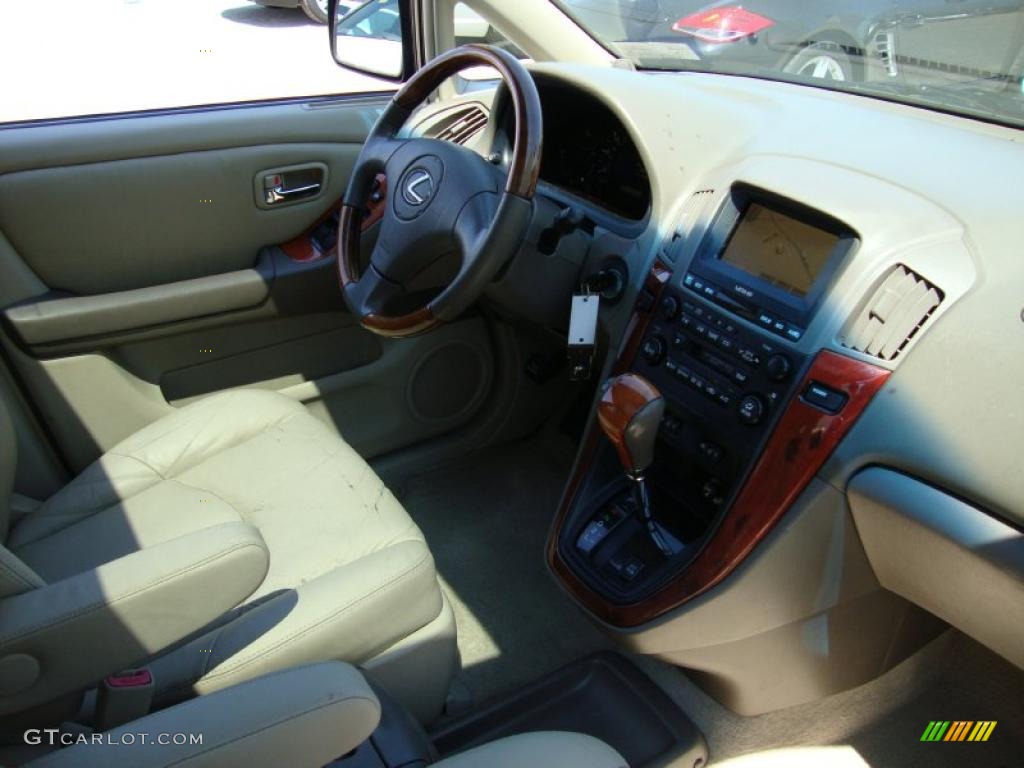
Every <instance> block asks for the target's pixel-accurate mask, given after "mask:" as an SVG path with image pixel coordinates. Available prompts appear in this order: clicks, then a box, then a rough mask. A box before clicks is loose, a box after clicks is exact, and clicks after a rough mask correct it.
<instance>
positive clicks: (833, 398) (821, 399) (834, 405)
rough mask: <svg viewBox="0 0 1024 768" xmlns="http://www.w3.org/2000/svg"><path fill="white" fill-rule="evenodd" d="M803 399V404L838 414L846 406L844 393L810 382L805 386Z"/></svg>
mask: <svg viewBox="0 0 1024 768" xmlns="http://www.w3.org/2000/svg"><path fill="white" fill-rule="evenodd" d="M803 399H804V402H807V403H810V404H811V405H813V406H816V407H818V408H821V409H822V410H823V411H828V412H829V413H839V411H841V410H842V409H843V406H844V405H846V400H847V397H846V395H845V394H844V393H842V392H839V391H838V390H835V389H832V387H827V386H825V385H824V384H819V383H818V382H816V381H812V382H811V383H810V384H809V385H808V386H807V389H805V390H804V393H803Z"/></svg>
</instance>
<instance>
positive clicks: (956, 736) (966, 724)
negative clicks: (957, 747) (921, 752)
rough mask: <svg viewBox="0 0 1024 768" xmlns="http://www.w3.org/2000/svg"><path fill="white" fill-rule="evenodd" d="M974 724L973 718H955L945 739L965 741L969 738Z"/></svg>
mask: <svg viewBox="0 0 1024 768" xmlns="http://www.w3.org/2000/svg"><path fill="white" fill-rule="evenodd" d="M972 725H974V722H973V721H972V720H954V721H953V724H952V725H951V726H949V731H948V732H947V733H946V738H944V739H943V741H963V740H964V739H966V738H967V734H968V733H969V732H970V728H971V726H972Z"/></svg>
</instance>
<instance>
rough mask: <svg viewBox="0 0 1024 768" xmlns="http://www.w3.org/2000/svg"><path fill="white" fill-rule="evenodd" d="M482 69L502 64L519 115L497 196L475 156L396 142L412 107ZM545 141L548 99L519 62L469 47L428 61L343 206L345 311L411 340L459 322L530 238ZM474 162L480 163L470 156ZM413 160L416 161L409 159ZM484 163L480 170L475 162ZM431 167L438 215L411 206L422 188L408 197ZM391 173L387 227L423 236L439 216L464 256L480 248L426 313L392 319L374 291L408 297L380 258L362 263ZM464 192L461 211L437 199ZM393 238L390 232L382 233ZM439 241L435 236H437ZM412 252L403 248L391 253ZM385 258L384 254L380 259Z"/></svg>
mask: <svg viewBox="0 0 1024 768" xmlns="http://www.w3.org/2000/svg"><path fill="white" fill-rule="evenodd" d="M480 65H485V66H490V67H493V68H494V69H495V70H497V71H498V73H499V74H500V75H501V77H502V79H503V80H504V82H505V84H506V86H507V88H508V92H509V96H510V103H511V105H512V109H513V113H514V117H515V132H514V141H513V146H512V151H511V157H510V160H509V162H508V168H507V176H506V177H505V179H504V185H503V189H500V188H498V189H493V190H492V189H489V185H490V184H491V182H490V181H488V174H490V175H491V176H493V174H494V173H495V172H496V171H497V169H495V168H494V166H493V165H492V164H491V163H488V162H487V161H486V160H485V159H483V158H481V157H479V155H475V153H472V152H471V151H470V150H466V149H464V148H462V147H457V146H455V145H448V144H447V143H445V142H439V141H436V140H432V139H405V140H402V139H398V138H397V136H398V133H399V131H400V129H401V128H402V126H403V125H404V123H405V122H406V120H407V119H408V118H409V116H410V115H411V114H412V112H413V110H414V109H416V108H417V107H418V106H419V105H420V104H421V103H422V102H423V101H424V100H425V99H426V98H427V96H429V94H431V93H432V92H433V91H434V90H435V89H436V88H437V87H438V86H439V85H440V84H441V83H442V82H444V81H445V80H446V79H447V78H449V77H451V76H452V75H454V74H456V73H457V72H460V71H461V70H464V69H466V68H468V67H473V66H480ZM542 136H543V127H542V116H541V105H540V97H539V96H538V94H537V88H536V86H535V85H534V82H533V79H532V77H531V76H530V74H529V72H527V70H526V68H525V67H524V66H523V65H522V64H521V63H520V62H519V60H518V59H516V58H515V57H514V56H512V55H511V54H509V53H508V52H506V51H503V50H501V49H498V48H494V47H491V46H487V45H465V46H461V47H459V48H455V49H452V50H450V51H448V52H446V53H444V54H441V55H440V56H438V57H437V58H435V59H434V60H433V61H431V62H429V63H428V64H426V65H425V66H424V67H423V68H422V69H420V70H419V71H418V72H416V74H415V75H413V77H412V78H411V79H410V80H409V81H408V82H407V83H406V84H405V85H404V86H403V87H402V89H401V90H400V91H398V93H397V94H395V96H394V98H393V99H392V100H391V102H390V103H389V104H388V106H387V107H386V108H385V110H384V111H383V113H382V114H381V116H380V118H379V119H378V120H377V123H376V124H375V125H374V127H373V130H372V131H371V132H370V135H369V136H368V138H367V141H366V144H365V145H364V147H363V149H362V151H361V152H360V155H359V158H358V159H357V160H356V165H355V168H354V170H353V172H352V176H351V178H350V180H349V185H348V189H347V191H346V193H345V197H344V199H343V201H342V206H341V216H340V223H339V236H338V274H339V280H340V284H341V289H342V293H343V295H344V297H345V301H346V304H347V305H348V306H349V309H350V311H352V312H353V314H355V315H356V316H357V317H358V319H359V322H360V323H361V324H362V325H363V327H365V328H367V329H368V330H370V331H372V332H374V333H376V334H379V335H382V336H389V337H403V336H412V335H415V334H419V333H423V332H425V331H428V330H431V329H433V328H435V327H437V326H438V325H440V324H441V323H443V322H446V321H449V320H452V319H454V318H455V317H456V316H457V315H458V314H461V312H462V311H464V310H465V309H466V308H468V306H469V305H470V304H472V303H473V301H475V300H476V299H477V298H478V297H479V295H480V293H482V292H483V290H484V288H485V287H486V285H487V283H488V282H490V280H491V279H492V278H493V277H494V275H495V274H496V273H497V271H498V269H500V267H501V266H502V265H503V264H504V263H505V262H506V261H507V260H508V259H510V258H511V257H512V256H514V254H515V252H516V250H518V247H519V244H520V243H521V241H522V237H523V235H524V234H525V231H526V227H527V224H528V223H529V218H530V214H531V212H532V200H533V196H534V193H535V191H536V188H537V177H538V174H539V172H540V160H541V144H542ZM417 152H418V153H419V154H418V155H417ZM470 155H471V156H472V157H473V158H475V159H470V157H469V156H470ZM410 157H411V158H412V159H411V160H408V159H407V158H410ZM428 161H429V162H428ZM476 161H479V164H480V166H476V165H474V163H475V162H476ZM417 163H419V165H416V164H417ZM393 166H396V167H393ZM484 166H486V170H484V168H483V167H484ZM424 168H425V169H426V170H427V175H428V176H429V177H430V182H429V184H427V183H426V182H424V185H423V186H424V188H429V190H430V194H431V195H433V197H432V198H430V199H429V200H427V201H426V202H425V203H424V202H422V201H421V203H420V204H421V205H422V207H423V208H424V209H426V208H427V207H428V206H429V207H432V208H433V213H432V214H431V215H430V216H428V215H423V216H420V215H419V214H420V213H424V214H426V213H428V212H426V211H419V212H417V211H416V210H415V209H413V208H410V201H411V202H413V203H414V202H415V201H416V200H417V199H418V198H419V197H420V195H418V194H417V190H416V189H415V188H413V189H412V190H411V194H412V195H413V197H412V198H410V197H408V196H406V197H405V201H404V202H403V200H402V199H401V197H402V195H403V190H404V189H405V188H406V187H408V186H409V182H408V181H406V179H407V178H409V176H408V174H409V173H411V172H413V171H416V172H419V173H420V174H421V176H422V174H423V169H424ZM385 170H386V171H387V172H388V179H389V182H388V193H387V194H388V198H387V199H386V200H385V201H384V211H385V214H384V218H385V221H384V222H382V227H388V226H390V227H391V230H392V231H393V232H395V233H397V234H401V233H402V231H403V227H405V229H407V230H409V231H410V232H413V233H414V234H421V235H422V234H423V232H422V230H424V229H425V228H426V227H428V226H430V222H431V221H432V219H435V218H439V217H440V218H442V219H444V221H441V222H440V223H439V224H438V225H437V227H438V228H440V229H439V230H438V231H440V230H443V229H444V227H446V226H448V225H449V223H450V224H451V227H450V229H451V235H452V239H453V240H455V241H458V242H460V243H462V245H463V246H464V251H468V250H472V251H473V253H471V254H469V253H463V257H464V263H463V268H462V269H461V270H460V273H459V275H458V276H456V278H455V279H454V280H452V282H451V283H450V284H449V285H448V286H447V287H446V288H444V289H443V290H442V291H441V293H440V294H439V295H437V296H436V297H434V298H433V299H431V300H430V301H429V302H428V303H427V304H426V305H425V306H422V307H420V308H418V309H415V310H411V311H406V312H402V313H396V314H386V313H385V312H383V311H381V310H380V309H379V308H377V307H375V306H373V304H374V301H373V299H374V296H371V294H379V295H383V294H385V293H389V292H390V293H399V292H400V290H399V289H398V288H396V287H395V285H394V281H393V280H392V279H391V276H390V275H389V274H388V273H387V272H386V271H385V270H383V269H378V268H377V266H376V261H375V260H371V264H370V265H368V267H367V269H366V270H365V272H364V270H363V267H362V258H361V253H362V252H361V234H362V228H361V221H362V218H363V216H364V212H365V210H366V207H367V203H368V201H369V196H370V193H371V189H372V185H373V180H374V178H375V177H376V175H377V174H378V173H380V172H384V171H385ZM431 172H432V174H433V175H431ZM434 177H436V178H434ZM442 179H443V181H442ZM413 183H414V184H415V180H414V182H413ZM460 194H461V195H463V196H465V197H466V201H465V203H464V207H462V208H459V204H460V203H462V202H463V201H462V200H460V199H454V200H448V199H445V200H443V201H442V202H436V201H435V199H434V198H442V197H444V196H445V195H447V196H451V197H456V196H458V195H460ZM435 203H436V204H435ZM469 208H477V209H479V210H478V211H476V212H475V213H474V212H471V213H469V214H466V215H465V216H464V215H463V212H464V211H466V209H469ZM445 215H447V218H445ZM488 217H491V218H490V223H489V224H487V223H486V222H487V219H488ZM470 218H472V219H475V221H476V223H477V226H478V229H479V231H478V232H476V233H475V234H474V233H473V232H472V231H471V230H472V229H473V228H472V226H471V224H469V223H466V222H464V221H463V219H470ZM449 219H450V220H451V222H449ZM516 230H518V231H516ZM384 232H385V230H384V229H382V235H383V233H384ZM433 234H434V235H435V239H436V233H433ZM442 234H443V233H442ZM424 239H425V236H424ZM391 240H392V241H393V242H397V241H398V237H397V236H396V235H393V236H392V237H391ZM406 247H407V246H406V245H405V244H404V243H403V244H401V245H399V246H396V247H393V248H392V249H391V250H392V251H399V250H402V249H403V248H406ZM410 247H411V246H410ZM376 255H377V254H376V249H375V258H376ZM382 255H383V256H384V257H385V258H384V259H382V260H383V261H387V263H388V265H389V266H390V267H392V268H395V266H396V265H397V264H398V263H399V262H398V257H399V256H400V255H401V254H397V253H394V252H392V253H388V252H383V250H382ZM412 258H414V259H415V258H418V257H417V256H413V257H412ZM421 260H422V258H421ZM467 261H468V262H469V263H468V265H467V264H466V263H465V262H467ZM368 280H372V281H375V284H374V285H372V286H369V287H368V286H367V285H365V284H364V283H365V282H367V281H368ZM378 303H379V302H378Z"/></svg>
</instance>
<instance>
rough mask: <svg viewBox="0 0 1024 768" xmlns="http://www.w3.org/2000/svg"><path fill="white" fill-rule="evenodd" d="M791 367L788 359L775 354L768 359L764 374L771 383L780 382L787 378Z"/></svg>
mask: <svg viewBox="0 0 1024 768" xmlns="http://www.w3.org/2000/svg"><path fill="white" fill-rule="evenodd" d="M792 367H793V366H792V365H791V364H790V362H789V358H788V357H786V356H785V355H779V354H775V355H772V356H771V357H769V358H768V362H767V363H765V366H764V372H765V373H766V374H768V378H769V379H771V380H772V381H782V380H783V379H785V378H786V377H787V376H789V372H790V370H792Z"/></svg>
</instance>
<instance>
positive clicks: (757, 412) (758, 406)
mask: <svg viewBox="0 0 1024 768" xmlns="http://www.w3.org/2000/svg"><path fill="white" fill-rule="evenodd" d="M764 411H765V406H764V401H763V400H762V399H761V398H760V397H758V396H757V395H747V396H746V397H744V398H743V399H742V400H740V407H739V410H738V413H739V416H740V421H742V422H743V423H744V424H749V425H750V426H753V425H754V424H757V423H759V422H760V421H761V419H763V418H764Z"/></svg>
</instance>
